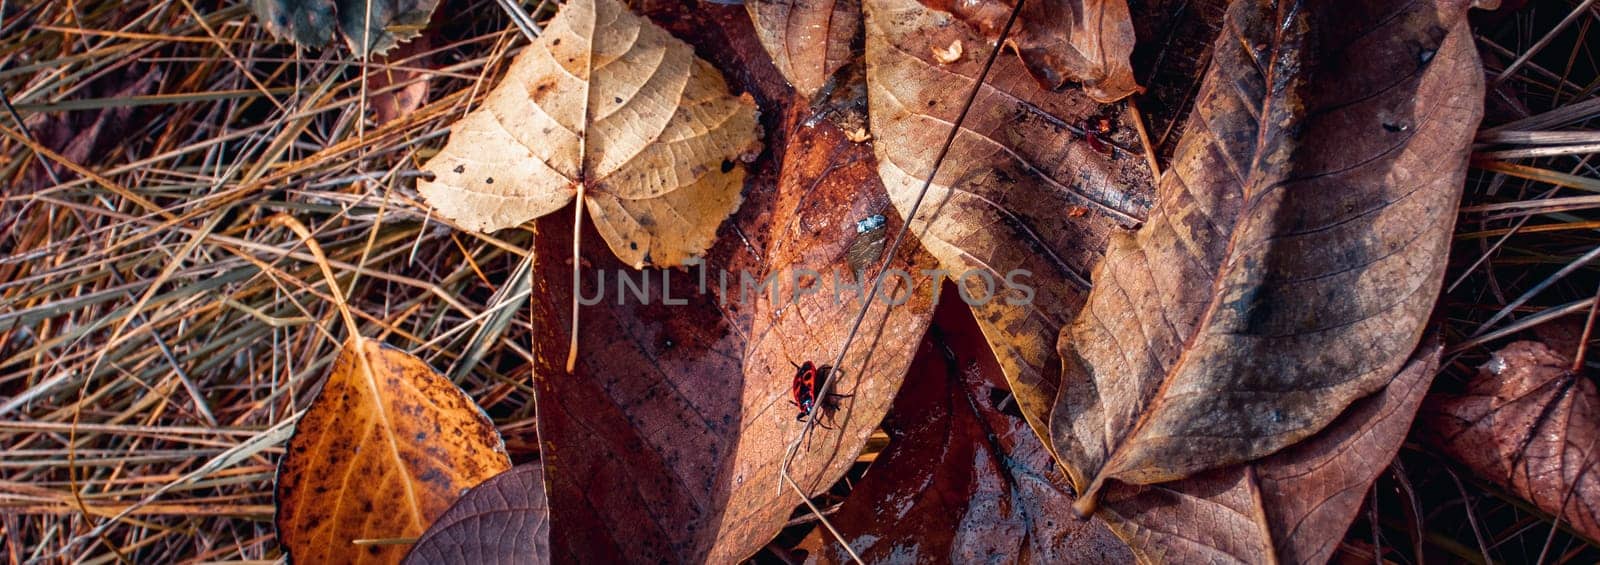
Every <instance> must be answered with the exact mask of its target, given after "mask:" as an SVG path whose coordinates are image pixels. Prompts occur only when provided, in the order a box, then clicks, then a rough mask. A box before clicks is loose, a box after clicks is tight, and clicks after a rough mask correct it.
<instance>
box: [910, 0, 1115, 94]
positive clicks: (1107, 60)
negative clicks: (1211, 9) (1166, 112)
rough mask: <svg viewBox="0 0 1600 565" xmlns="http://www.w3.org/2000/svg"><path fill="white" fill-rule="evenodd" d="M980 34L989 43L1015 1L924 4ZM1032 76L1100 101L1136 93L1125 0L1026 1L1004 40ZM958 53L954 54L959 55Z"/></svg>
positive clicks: (927, 1)
mask: <svg viewBox="0 0 1600 565" xmlns="http://www.w3.org/2000/svg"><path fill="white" fill-rule="evenodd" d="M923 3H924V4H927V5H928V7H930V8H933V9H936V10H942V11H945V12H949V13H950V14H951V15H954V16H955V17H956V18H958V19H960V20H962V21H964V22H967V23H969V24H972V25H973V26H975V27H977V28H978V29H979V30H981V31H982V32H983V37H984V38H986V39H987V41H980V42H977V43H974V45H981V46H983V51H987V49H988V46H989V45H993V44H994V40H995V39H997V38H999V36H1000V30H1001V29H1003V28H1004V27H1005V25H1006V20H1007V19H1008V18H1010V16H1011V10H1012V8H1013V7H1014V6H1015V5H1016V2H1015V0H980V1H974V0H960V1H957V0H923ZM1006 45H1008V46H1010V47H1011V48H1012V49H1014V50H1015V51H1016V52H1017V55H1019V56H1021V58H1022V62H1023V64H1024V65H1027V68H1028V72H1029V73H1030V74H1032V75H1033V78H1034V79H1036V80H1038V81H1039V84H1041V85H1043V86H1044V87H1045V88H1046V89H1049V90H1058V89H1060V88H1061V87H1063V86H1065V85H1066V84H1067V83H1068V82H1079V83H1083V91H1084V92H1086V93H1088V94H1089V96H1091V97H1093V98H1094V99H1095V100H1098V101H1100V102H1107V103H1109V102H1116V101H1118V100H1121V99H1123V98H1126V97H1127V96H1128V95H1129V94H1133V93H1134V92H1138V90H1139V84H1138V83H1137V82H1136V81H1134V78H1133V67H1132V65H1130V64H1129V62H1128V57H1129V55H1131V54H1132V53H1133V45H1134V37H1133V21H1132V20H1130V19H1129V17H1128V3H1127V1H1126V0H1029V1H1028V2H1023V3H1022V13H1020V14H1017V23H1016V25H1015V26H1014V27H1013V29H1012V30H1011V33H1010V34H1009V35H1008V36H1007V37H1006ZM959 54H960V52H959V51H957V55H959Z"/></svg>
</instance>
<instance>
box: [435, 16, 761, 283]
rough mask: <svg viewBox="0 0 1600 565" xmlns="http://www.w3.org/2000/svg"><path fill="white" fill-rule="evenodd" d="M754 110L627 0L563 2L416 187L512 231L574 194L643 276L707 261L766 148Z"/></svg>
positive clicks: (470, 217)
mask: <svg viewBox="0 0 1600 565" xmlns="http://www.w3.org/2000/svg"><path fill="white" fill-rule="evenodd" d="M759 137H760V126H759V124H757V123H756V110H755V102H754V101H753V100H752V99H751V98H750V97H749V96H748V95H746V96H744V97H734V96H731V95H729V94H728V87H727V84H726V83H724V82H723V80H722V75H721V73H719V72H717V70H716V69H715V68H713V67H712V66H711V65H710V64H708V63H706V62H705V61H704V60H701V59H699V58H697V57H695V55H694V50H693V49H692V48H690V47H689V45H688V44H686V43H684V42H682V41H679V40H678V39H676V38H674V37H672V36H671V35H669V34H667V32H666V31H665V30H663V29H661V28H660V27H657V26H656V25H654V24H652V23H650V22H649V21H647V20H644V19H642V18H640V17H638V16H635V15H634V14H633V13H631V12H629V11H628V9H627V7H625V6H623V5H622V4H621V3H620V2H617V0H576V1H573V2H569V3H567V4H565V5H564V6H563V7H562V8H561V11H560V12H559V13H558V14H556V17H555V18H554V19H552V20H551V21H550V23H549V24H548V25H547V26H546V28H545V32H544V34H543V35H540V36H539V39H538V40H537V41H535V42H534V44H533V45H532V46H530V47H529V48H528V49H527V50H525V51H524V52H523V54H521V55H519V56H517V59H516V60H515V61H514V62H513V63H512V64H511V69H510V71H509V72H508V73H507V76H506V77H505V79H504V80H502V81H501V83H500V85H499V86H497V87H495V89H494V91H492V92H491V93H490V94H489V96H488V99H487V100H486V101H485V102H484V105H483V107H482V108H479V109H478V110H476V111H474V112H472V113H470V114H468V115H467V116H466V117H464V118H462V119H461V120H460V121H458V122H456V124H455V125H454V126H452V132H451V136H450V142H449V143H448V144H447V145H445V147H444V149H443V150H441V151H440V152H439V154H438V155H436V156H435V157H434V158H433V159H432V160H430V161H428V163H427V165H425V166H424V169H425V170H426V171H428V172H429V173H432V174H433V180H431V181H430V180H423V181H419V182H418V183H417V189H418V191H419V192H421V193H422V195H423V197H425V198H426V199H427V200H428V203H429V204H431V205H433V207H434V208H436V209H438V210H439V212H440V213H441V214H443V215H444V216H445V217H447V218H450V219H452V220H455V221H456V222H457V223H459V224H460V225H462V226H464V227H467V228H469V229H474V230H479V231H494V230H499V229H502V228H508V227H513V226H517V225H520V224H522V223H523V222H526V221H528V220H530V219H533V218H536V217H539V216H543V215H545V214H549V213H551V212H554V211H556V210H558V209H560V208H562V207H564V206H566V205H567V203H568V202H571V201H572V200H573V198H574V197H578V198H580V199H581V200H582V201H583V204H585V205H586V206H587V208H588V210H589V214H590V215H591V216H592V217H593V218H594V224H595V227H596V229H597V230H598V231H599V232H600V235H601V237H603V238H605V240H606V242H607V243H608V244H610V246H611V250H612V252H614V253H615V254H616V255H617V257H620V258H622V260H623V261H624V262H625V263H627V264H629V265H632V266H634V267H636V268H638V267H643V266H645V265H674V266H675V265H681V264H683V263H684V261H686V260H689V259H690V258H692V257H695V256H697V255H699V254H700V253H702V252H704V251H705V249H706V248H707V247H709V246H710V245H711V243H712V240H713V238H714V237H715V235H716V231H717V226H719V225H721V224H722V220H723V219H724V218H727V217H728V215H729V214H731V213H733V211H734V209H736V208H737V207H738V206H739V189H740V187H741V186H742V184H743V182H744V169H743V168H742V167H741V166H740V165H739V164H738V163H736V161H739V160H746V159H750V158H753V157H754V156H755V154H756V153H757V152H758V151H759V150H760V142H759Z"/></svg>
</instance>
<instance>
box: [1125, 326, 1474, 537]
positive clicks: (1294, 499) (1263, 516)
mask: <svg viewBox="0 0 1600 565" xmlns="http://www.w3.org/2000/svg"><path fill="white" fill-rule="evenodd" d="M1441 351H1442V347H1441V346H1440V344H1439V343H1438V340H1437V339H1425V340H1424V344H1423V345H1422V346H1421V347H1419V348H1418V350H1417V351H1416V352H1415V353H1413V354H1412V355H1411V357H1410V359H1409V360H1408V361H1407V362H1406V365H1405V368H1404V369H1402V370H1401V371H1400V373H1399V374H1397V375H1395V377H1394V379H1393V380H1392V381H1390V383H1389V385H1388V386H1386V387H1384V388H1383V389H1382V390H1381V391H1379V392H1378V393H1376V394H1374V395H1372V396H1369V397H1366V398H1363V399H1360V400H1357V401H1356V402H1355V403H1354V404H1351V405H1350V409H1349V410H1347V411H1346V412H1345V413H1344V414H1343V415H1341V416H1340V417H1339V418H1337V419H1335V420H1334V422H1333V424H1331V425H1329V426H1328V427H1327V428H1325V429H1324V430H1323V431H1322V432H1321V433H1318V434H1317V435H1314V436H1312V437H1311V438H1309V439H1307V440H1305V441H1302V442H1300V443H1298V444H1295V445H1293V446H1290V447H1289V448H1287V449H1284V450H1283V451H1279V452H1278V453H1275V454H1272V455H1270V456H1267V457H1266V458H1264V459H1260V460H1257V461H1255V462H1253V463H1248V464H1244V465H1236V466H1233V467H1228V468H1224V469H1217V470H1213V471H1208V472H1204V473H1201V474H1199V475H1195V476H1194V477H1191V478H1188V479H1185V480H1182V481H1177V482H1172V483H1164V484H1157V485H1149V486H1134V485H1127V484H1121V483H1117V484H1114V485H1112V486H1110V487H1107V489H1108V490H1107V491H1106V494H1105V500H1104V503H1103V504H1102V506H1101V512H1100V513H1099V514H1098V516H1100V517H1103V518H1105V519H1106V521H1107V522H1109V523H1110V524H1111V529H1112V531H1115V532H1117V535H1119V536H1121V537H1122V538H1123V539H1124V540H1126V541H1127V542H1128V544H1129V546H1131V547H1132V548H1133V550H1134V554H1135V555H1138V556H1139V558H1140V560H1141V561H1144V562H1170V563H1261V562H1273V561H1275V562H1278V563H1325V562H1327V561H1328V559H1329V557H1330V556H1332V554H1333V552H1334V550H1336V549H1338V547H1339V542H1340V540H1342V539H1343V538H1344V535H1345V531H1346V530H1348V529H1349V528H1350V523H1351V522H1352V521H1354V520H1355V516H1356V513H1357V512H1359V511H1360V510H1361V506H1362V503H1363V502H1364V501H1365V499H1366V496H1367V492H1368V490H1369V489H1370V488H1371V486H1372V483H1373V481H1375V480H1377V478H1378V476H1379V475H1381V474H1383V472H1384V470H1385V469H1387V468H1388V466H1389V462H1390V461H1392V460H1393V459H1394V455H1395V453H1396V452H1397V451H1399V449H1400V444H1401V443H1402V442H1403V441H1405V438H1406V432H1407V431H1408V430H1409V429H1410V427H1411V420H1412V418H1413V417H1414V416H1415V415H1416V414H1417V406H1418V405H1420V404H1421V403H1422V398H1423V396H1425V395H1426V393H1427V390H1428V385H1429V383H1431V382H1432V381H1433V375H1434V374H1435V373H1436V372H1437V371H1438V366H1439V354H1440V352H1441ZM1268 556H1271V557H1272V559H1271V560H1269V559H1268Z"/></svg>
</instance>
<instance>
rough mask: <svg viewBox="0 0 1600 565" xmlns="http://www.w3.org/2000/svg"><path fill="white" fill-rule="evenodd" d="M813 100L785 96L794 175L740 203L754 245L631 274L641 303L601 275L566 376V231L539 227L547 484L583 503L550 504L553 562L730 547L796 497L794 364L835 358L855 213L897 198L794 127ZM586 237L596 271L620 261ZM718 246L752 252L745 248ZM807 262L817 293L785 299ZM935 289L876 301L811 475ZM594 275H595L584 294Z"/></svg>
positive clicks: (857, 425) (678, 555)
mask: <svg viewBox="0 0 1600 565" xmlns="http://www.w3.org/2000/svg"><path fill="white" fill-rule="evenodd" d="M803 110H804V105H797V106H795V107H792V108H791V109H790V110H789V111H788V112H787V116H786V118H785V123H786V125H785V127H784V128H783V129H784V130H785V131H788V132H790V134H789V135H794V137H789V135H785V137H786V138H787V139H788V141H789V142H788V143H786V144H785V145H784V146H785V147H788V148H790V151H789V152H788V153H787V154H786V155H784V157H783V159H784V162H785V173H784V175H785V176H784V177H783V178H782V179H780V180H779V181H778V183H777V185H776V188H774V189H768V190H764V191H760V192H757V193H755V194H753V195H752V201H751V202H750V203H749V204H748V205H747V207H746V208H745V209H743V210H742V211H741V212H740V213H739V215H738V216H737V218H740V220H739V223H738V225H739V226H742V227H741V233H743V234H744V235H745V236H748V237H749V238H750V240H751V241H753V242H754V245H756V246H759V247H752V248H746V247H745V242H744V241H743V240H741V236H732V237H729V238H726V239H725V240H724V242H723V243H719V245H718V248H717V249H714V250H713V252H712V253H711V257H710V258H709V259H708V262H707V264H706V265H705V266H704V269H705V272H706V273H707V279H706V281H707V287H706V290H705V292H704V293H702V291H701V290H700V289H699V287H698V282H699V272H700V269H699V268H697V269H695V270H691V271H688V272H681V271H657V270H646V271H644V272H641V273H638V274H637V275H635V278H634V282H635V284H636V283H637V282H638V280H640V279H641V278H642V277H644V276H650V277H654V279H653V281H652V283H651V284H650V286H649V290H648V297H649V298H647V299H645V300H640V299H638V298H636V297H634V295H632V294H628V295H625V296H622V295H621V292H620V289H619V287H618V286H617V284H618V283H617V282H615V281H614V280H613V279H610V278H608V279H607V280H605V281H604V283H605V284H606V285H607V286H608V287H609V288H606V289H605V290H604V299H603V300H602V301H601V302H599V303H597V304H594V305H590V306H586V309H585V314H584V316H585V318H586V319H587V320H590V322H589V323H586V324H585V325H584V326H583V330H582V331H583V333H582V334H581V335H582V340H583V343H584V348H585V351H587V354H585V355H584V356H582V357H581V358H580V359H579V362H578V364H577V367H576V371H575V372H574V373H573V374H571V375H567V374H564V372H563V371H561V365H560V363H561V362H562V357H563V355H562V354H563V353H564V351H565V345H566V343H567V338H568V336H567V335H566V333H565V332H563V331H561V329H562V328H564V327H566V326H565V325H564V324H565V323H566V316H567V315H568V313H567V310H566V309H565V308H564V307H563V306H564V305H565V301H566V300H569V296H570V292H571V291H570V289H569V288H567V287H566V286H565V282H566V281H568V280H570V277H565V276H561V275H562V274H564V273H566V269H567V268H568V267H567V266H566V265H565V264H564V263H563V262H562V260H561V258H562V257H563V256H564V254H565V253H568V252H570V245H571V240H570V239H569V238H568V236H567V235H566V233H565V231H564V228H562V227H561V223H560V222H559V220H558V219H549V220H540V221H538V222H536V223H535V226H536V227H537V228H538V229H539V232H538V233H539V235H538V238H537V241H538V242H539V243H538V247H537V251H538V253H539V254H538V255H537V259H536V267H537V268H538V269H539V271H538V273H537V274H538V275H539V276H538V277H537V278H536V282H535V289H534V291H535V292H534V297H535V298H534V300H533V302H534V316H535V319H540V320H549V323H546V324H540V325H539V331H538V333H537V335H536V348H535V354H536V356H537V359H538V365H537V370H536V374H537V380H536V385H535V386H536V390H537V391H538V398H539V407H540V410H539V432H540V437H541V439H542V440H543V444H542V445H543V448H542V453H543V457H544V460H545V462H546V465H547V468H546V473H547V474H548V477H549V482H550V488H551V496H552V498H553V499H556V500H583V501H584V504H557V505H554V506H553V507H552V514H551V523H552V525H553V526H552V527H553V529H552V532H554V534H555V535H554V537H553V539H552V547H553V555H554V556H555V558H556V561H619V560H621V561H641V560H642V561H652V562H656V561H667V562H714V563H717V562H733V561H738V560H740V559H743V558H746V557H748V556H750V555H751V554H753V553H754V552H756V551H757V550H758V549H760V548H761V547H762V546H764V545H765V544H766V543H767V542H769V541H770V540H771V539H772V538H773V536H774V535H776V534H777V532H778V531H779V530H780V529H781V528H782V527H783V524H784V523H785V522H786V521H787V520H788V518H789V515H790V513H791V511H792V510H793V508H794V507H795V505H796V504H798V503H799V498H798V495H796V494H795V493H794V492H793V491H792V490H790V489H788V488H783V489H780V488H779V484H780V483H779V475H778V473H779V467H780V465H781V463H782V459H783V456H784V452H785V449H786V448H787V447H788V445H789V442H790V441H792V440H793V439H794V438H795V437H796V436H797V435H798V434H799V433H800V432H801V429H802V426H803V423H801V422H798V421H796V418H795V416H796V414H797V412H798V411H797V409H796V408H794V407H793V406H791V405H790V403H789V400H790V391H789V385H790V383H791V380H792V378H793V376H794V373H795V368H794V366H793V365H791V362H792V363H796V364H798V363H804V362H806V361H812V362H814V363H817V364H828V363H831V360H832V357H833V356H834V355H835V354H837V352H838V348H839V347H840V346H841V345H842V339H843V333H844V332H845V331H846V330H847V329H848V326H847V324H848V322H849V321H850V316H851V315H853V314H855V312H856V308H857V307H858V305H859V303H860V301H859V300H853V301H852V300H849V296H850V295H849V294H848V293H846V294H845V296H843V297H841V301H840V302H839V303H837V304H835V303H833V302H832V298H831V297H828V296H825V295H823V294H822V292H829V291H831V290H832V289H833V288H834V286H833V284H834V282H833V278H834V276H839V277H840V278H841V279H842V280H843V282H845V283H853V282H855V281H854V279H853V277H851V276H850V275H847V274H845V273H843V272H842V271H843V267H842V265H843V263H844V255H845V254H846V252H847V249H848V247H849V246H850V245H851V243H852V241H853V239H854V237H855V235H856V228H855V221H856V220H857V219H858V218H859V217H861V216H864V215H869V214H871V213H872V212H873V211H874V210H880V209H883V208H887V206H888V203H887V195H885V194H884V193H883V192H882V191H881V189H879V190H878V191H877V196H876V197H874V196H872V192H871V191H870V189H869V190H864V189H863V188H862V187H863V186H871V185H870V183H869V182H868V181H870V180H872V179H874V178H875V176H876V175H875V171H874V170H873V167H872V162H871V159H870V151H871V150H870V149H869V148H866V147H864V146H861V145H859V144H855V143H851V142H849V141H848V140H846V139H844V135H843V133H841V132H839V131H838V130H837V129H835V128H832V127H816V128H803V127H798V123H799V122H800V121H801V120H803V119H804V117H805V115H804V111H803ZM769 186H770V185H769ZM813 189H814V190H813ZM773 218H782V219H784V220H780V221H772V219H773ZM896 227H898V226H897V225H890V226H889V227H888V228H889V229H894V228H896ZM547 229H548V230H552V231H546V230H547ZM744 230H750V231H744ZM586 245H587V244H586ZM908 247H910V246H909V245H908ZM585 249H586V255H588V256H589V257H591V261H592V262H593V267H594V268H595V269H596V270H598V271H600V272H604V273H609V274H616V273H620V272H626V271H623V270H619V269H618V267H620V265H617V264H615V262H614V261H610V260H609V259H597V258H595V256H594V255H593V254H592V253H590V252H589V249H591V248H590V247H586V248H585ZM718 249H731V250H735V251H736V252H737V253H743V252H746V251H749V252H758V253H760V255H758V256H756V257H752V258H749V260H744V261H737V260H735V259H729V258H724V257H725V256H726V255H727V252H726V251H719V250H718ZM916 257H918V254H917V253H915V252H914V250H913V249H908V250H905V251H902V252H901V255H900V258H899V259H898V260H897V266H898V267H899V268H902V269H906V270H908V271H911V272H916V270H917V269H919V268H931V267H932V266H933V263H932V261H931V258H927V257H926V255H922V256H921V257H922V258H921V259H915V262H913V261H914V259H913V258H916ZM800 268H809V269H813V270H815V271H817V272H818V273H819V274H818V275H815V276H812V275H810V274H808V273H804V272H799V276H800V277H801V284H802V285H805V284H808V283H809V284H811V285H813V286H812V288H813V289H816V290H819V291H821V292H819V293H818V294H810V295H806V296H803V297H801V298H800V299H799V300H797V301H793V302H791V298H792V292H793V289H794V286H793V280H794V279H793V278H791V277H793V276H795V274H794V273H796V272H797V271H796V269H800ZM835 271H838V272H837V275H836V274H835ZM723 272H726V273H727V274H728V275H729V279H728V282H727V286H726V287H722V286H721V284H722V283H721V282H719V278H720V273H723ZM745 273H749V274H750V276H751V277H752V280H750V281H744V280H743V277H744V276H745ZM771 273H780V276H779V278H777V279H775V281H777V282H776V290H777V292H778V296H779V298H778V300H779V304H776V305H775V304H772V303H771V302H769V300H770V295H768V294H765V292H764V291H758V290H756V289H755V288H754V286H755V284H756V280H757V279H762V278H765V277H766V276H768V275H769V274H771ZM824 273H826V274H824ZM667 277H670V278H667ZM598 279H599V277H598V276H591V275H586V276H585V280H593V281H596V282H595V283H591V284H596V285H598V284H600V281H599V280H598ZM663 280H667V281H669V282H666V283H663V282H662V281H663ZM926 280H927V279H926V278H923V279H921V281H919V282H924V281H926ZM746 284H749V285H751V286H750V287H748V288H747V287H745V286H744V285H746ZM926 286H927V285H926V284H925V282H924V284H920V285H919V288H918V289H917V294H916V295H914V296H915V298H914V300H915V301H914V302H910V303H908V304H905V305H902V306H899V307H896V308H894V309H892V310H890V313H889V315H890V318H889V320H888V321H887V322H886V321H885V320H884V317H883V316H884V307H883V306H881V305H880V306H878V307H876V308H874V309H873V310H872V315H870V316H869V317H868V318H867V321H866V322H865V323H864V324H863V329H862V331H861V335H860V336H858V338H857V341H856V343H855V344H854V345H853V346H852V348H851V349H852V353H851V355H850V356H849V357H848V358H847V361H846V363H845V364H844V366H845V367H846V370H845V372H844V373H843V375H842V377H841V380H840V382H839V383H838V385H837V387H838V390H839V391H840V392H841V393H844V394H851V395H852V396H851V397H849V398H845V399H842V400H841V401H840V402H839V406H838V409H837V410H836V411H833V412H832V413H831V415H830V416H829V417H828V418H827V419H826V420H825V421H827V422H828V423H829V425H830V426H834V427H836V428H838V429H836V430H828V429H822V428H816V429H814V430H813V431H812V434H813V435H812V437H811V439H810V441H809V442H808V444H807V446H806V447H804V448H802V450H801V451H800V453H799V455H798V456H797V458H796V460H795V464H794V476H795V478H796V480H797V481H799V483H800V484H801V485H803V486H804V487H805V488H807V489H810V490H821V489H824V488H826V487H827V486H829V485H831V484H832V483H833V482H834V481H835V480H837V479H838V478H839V476H841V475H842V474H843V473H844V472H845V470H846V468H847V467H848V465H849V464H850V463H851V462H852V461H853V460H854V458H855V456H856V454H857V453H858V452H859V451H860V450H861V449H862V447H863V446H864V445H865V442H866V438H867V436H868V435H870V433H871V431H872V429H873V428H874V427H876V425H877V423H878V420H879V419H880V418H882V416H883V413H884V412H885V411H886V410H887V409H888V405H889V403H890V401H891V399H892V398H893V397H894V394H895V391H896V389H897V388H898V386H899V383H900V379H901V377H903V375H904V372H905V367H906V366H907V365H908V364H909V363H910V358H911V354H912V352H913V350H914V347H915V343H916V339H915V338H916V336H917V335H919V334H920V333H921V331H922V328H923V327H925V325H926V323H927V317H928V315H929V314H931V307H930V306H929V305H928V304H927V302H928V300H929V298H930V293H929V292H928V291H927V288H926ZM595 288H596V287H591V286H588V285H586V286H585V289H584V293H585V295H586V296H595V295H596V293H597V292H600V291H597V290H595ZM619 296H622V297H621V302H622V303H620V304H619V303H618V301H619ZM669 298H670V299H672V300H681V301H686V303H683V304H669V303H668V302H667V300H668V299H669ZM869 353H870V355H871V358H870V360H867V361H865V362H864V361H863V359H865V358H866V357H867V355H868V354H869ZM608 531H625V532H629V535H627V536H612V535H610V534H608V533H607V532H608Z"/></svg>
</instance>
